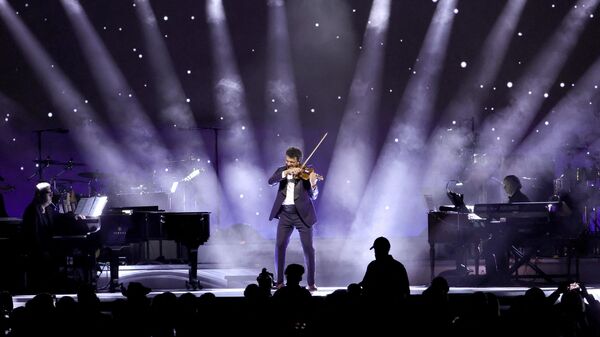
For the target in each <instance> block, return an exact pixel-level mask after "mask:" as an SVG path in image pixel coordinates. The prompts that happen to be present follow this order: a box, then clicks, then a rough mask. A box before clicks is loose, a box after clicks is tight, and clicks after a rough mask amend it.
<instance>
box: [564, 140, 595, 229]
mask: <svg viewBox="0 0 600 337" xmlns="http://www.w3.org/2000/svg"><path fill="white" fill-rule="evenodd" d="M584 153H585V156H586V160H585V162H586V163H587V165H581V166H576V167H573V166H571V165H568V166H567V168H566V169H565V171H564V173H563V174H561V175H560V177H558V178H556V179H555V180H554V194H555V195H557V196H560V195H561V194H564V193H568V194H569V195H571V196H573V197H575V199H576V200H578V201H579V203H580V207H581V210H582V211H583V212H584V221H585V223H587V224H588V226H589V227H588V228H589V230H590V231H591V232H594V233H596V234H598V235H600V153H592V152H590V151H588V150H587V149H586V151H585V152H584Z"/></svg>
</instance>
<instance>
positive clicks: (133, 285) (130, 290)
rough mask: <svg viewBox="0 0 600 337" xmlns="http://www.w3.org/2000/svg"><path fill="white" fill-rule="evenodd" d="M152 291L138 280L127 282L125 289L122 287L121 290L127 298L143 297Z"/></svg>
mask: <svg viewBox="0 0 600 337" xmlns="http://www.w3.org/2000/svg"><path fill="white" fill-rule="evenodd" d="M150 291H152V289H150V288H148V287H145V286H144V285H143V284H141V283H140V282H129V285H128V286H127V289H123V291H122V292H121V293H122V294H123V296H125V297H127V299H129V300H132V299H139V298H145V297H146V295H148V294H149V293H150Z"/></svg>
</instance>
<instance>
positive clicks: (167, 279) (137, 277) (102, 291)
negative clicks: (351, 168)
mask: <svg viewBox="0 0 600 337" xmlns="http://www.w3.org/2000/svg"><path fill="white" fill-rule="evenodd" d="M259 272H260V270H259V269H254V268H225V267H219V268H211V267H210V266H203V265H199V269H198V274H197V275H198V280H199V282H200V284H201V285H202V287H203V288H202V289H201V290H188V289H186V286H185V284H186V281H187V279H188V266H187V265H183V264H174V265H168V264H161V265H132V266H127V265H124V266H120V268H119V282H120V283H121V284H122V285H124V286H127V285H128V284H129V282H140V283H142V284H144V285H145V286H147V287H149V288H151V289H152V291H151V292H150V294H149V295H148V296H149V297H153V296H155V295H157V294H160V293H163V292H166V291H170V292H172V293H174V294H175V295H177V296H179V295H181V294H184V293H187V292H190V293H193V294H195V295H196V296H200V295H202V294H204V293H208V292H210V293H213V294H214V295H215V296H217V297H243V296H244V289H245V286H246V285H247V284H250V283H255V282H256V276H258V273H259ZM109 281H110V277H109V274H108V271H107V270H103V271H102V272H101V274H100V277H99V278H98V283H97V287H98V292H97V294H98V297H99V298H100V300H101V301H102V302H110V301H114V300H116V299H124V298H125V297H124V296H123V295H122V294H121V292H120V291H116V292H112V293H111V292H109V291H108V284H109ZM301 284H302V285H306V284H305V282H303V283H301ZM532 285H534V284H533V283H531V284H524V285H522V286H503V287H500V286H494V287H484V286H470V287H458V286H454V287H450V295H464V294H471V293H474V292H477V291H482V292H490V293H493V294H495V295H496V296H498V297H499V298H511V297H515V296H520V295H523V294H524V293H525V291H527V290H528V289H529V288H530V287H531V286H532ZM346 286H347V285H339V286H318V290H317V291H315V292H313V293H312V294H313V296H327V295H328V294H331V293H333V292H334V291H336V290H338V289H346ZM537 286H538V287H540V288H541V289H542V290H543V291H544V292H545V293H546V295H549V294H551V293H552V292H553V291H554V290H555V289H556V286H553V285H539V284H538V285H537ZM426 288H427V282H424V283H423V284H421V285H418V284H417V285H413V286H411V287H410V291H411V295H420V294H421V293H422V292H423V291H424V290H425V289H426ZM587 289H588V292H589V293H590V294H592V295H593V296H594V297H595V298H596V299H598V300H600V283H594V284H588V285H587ZM33 296H34V295H16V296H13V303H14V306H15V307H20V306H23V305H25V303H26V302H27V301H28V300H30V299H31V298H33ZM62 296H72V297H76V295H75V294H73V293H70V294H56V298H57V299H58V298H60V297H62Z"/></svg>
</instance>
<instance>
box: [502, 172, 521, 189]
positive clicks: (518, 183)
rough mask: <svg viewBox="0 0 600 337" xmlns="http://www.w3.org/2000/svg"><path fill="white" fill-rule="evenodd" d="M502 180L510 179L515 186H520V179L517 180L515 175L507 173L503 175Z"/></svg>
mask: <svg viewBox="0 0 600 337" xmlns="http://www.w3.org/2000/svg"><path fill="white" fill-rule="evenodd" d="M504 180H506V181H510V182H511V183H512V184H513V185H515V186H517V188H521V187H522V185H521V181H520V180H519V177H517V176H515V175H512V174H511V175H509V176H506V177H504Z"/></svg>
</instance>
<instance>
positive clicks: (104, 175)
mask: <svg viewBox="0 0 600 337" xmlns="http://www.w3.org/2000/svg"><path fill="white" fill-rule="evenodd" d="M78 176H80V177H82V178H88V179H106V178H108V177H110V176H111V175H110V174H108V173H100V172H81V173H79V174H78Z"/></svg>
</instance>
